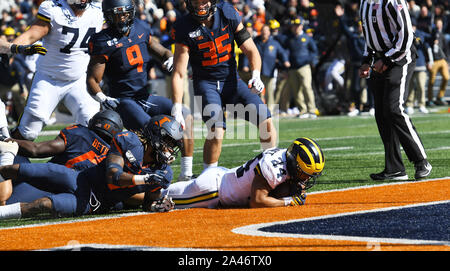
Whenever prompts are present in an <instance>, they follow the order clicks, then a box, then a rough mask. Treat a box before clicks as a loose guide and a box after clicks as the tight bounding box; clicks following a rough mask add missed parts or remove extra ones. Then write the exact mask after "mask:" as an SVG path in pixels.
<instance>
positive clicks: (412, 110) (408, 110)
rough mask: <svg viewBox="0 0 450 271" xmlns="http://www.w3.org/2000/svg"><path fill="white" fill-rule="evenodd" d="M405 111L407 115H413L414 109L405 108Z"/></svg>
mask: <svg viewBox="0 0 450 271" xmlns="http://www.w3.org/2000/svg"><path fill="white" fill-rule="evenodd" d="M405 111H406V114H408V115H412V114H414V108H412V107H411V106H408V107H406V109H405Z"/></svg>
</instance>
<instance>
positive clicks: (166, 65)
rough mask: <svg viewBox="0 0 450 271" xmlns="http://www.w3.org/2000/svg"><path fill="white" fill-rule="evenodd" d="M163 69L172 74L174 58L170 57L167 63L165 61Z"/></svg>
mask: <svg viewBox="0 0 450 271" xmlns="http://www.w3.org/2000/svg"><path fill="white" fill-rule="evenodd" d="M162 67H163V69H164V70H166V71H168V72H172V70H173V56H171V57H169V58H168V59H166V61H164V63H163V65H162Z"/></svg>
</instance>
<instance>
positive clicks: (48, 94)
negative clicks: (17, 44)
mask: <svg viewBox="0 0 450 271" xmlns="http://www.w3.org/2000/svg"><path fill="white" fill-rule="evenodd" d="M64 91H65V89H64V87H62V86H61V84H60V82H57V81H54V80H52V79H51V78H50V77H48V76H46V75H43V74H41V73H39V72H38V73H36V75H35V77H34V79H33V84H32V87H31V90H30V93H29V96H28V99H27V104H26V106H25V109H24V112H23V113H22V116H21V117H20V120H19V124H18V126H17V128H16V129H15V130H14V131H13V133H12V134H11V136H12V137H13V138H17V139H26V140H31V141H33V140H35V139H36V138H37V137H38V135H39V132H40V131H41V130H42V127H43V126H44V123H45V122H46V121H48V119H49V118H50V116H51V114H52V113H53V110H54V109H55V108H56V106H57V105H58V103H59V101H60V97H62V95H63V93H64Z"/></svg>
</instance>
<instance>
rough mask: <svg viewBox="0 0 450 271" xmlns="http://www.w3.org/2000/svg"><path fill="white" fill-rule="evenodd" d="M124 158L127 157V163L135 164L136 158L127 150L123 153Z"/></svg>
mask: <svg viewBox="0 0 450 271" xmlns="http://www.w3.org/2000/svg"><path fill="white" fill-rule="evenodd" d="M125 156H126V157H127V159H128V161H130V163H135V162H136V157H134V155H133V153H132V152H131V151H130V150H128V151H127V152H126V153H125Z"/></svg>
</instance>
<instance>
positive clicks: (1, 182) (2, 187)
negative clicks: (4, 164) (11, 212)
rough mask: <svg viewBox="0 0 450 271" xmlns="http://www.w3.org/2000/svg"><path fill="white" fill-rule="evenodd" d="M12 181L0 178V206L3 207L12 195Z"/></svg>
mask: <svg viewBox="0 0 450 271" xmlns="http://www.w3.org/2000/svg"><path fill="white" fill-rule="evenodd" d="M12 191H13V188H12V181H11V179H8V180H5V179H3V177H2V176H0V206H2V205H5V204H6V201H7V200H8V199H9V198H10V197H11V195H12Z"/></svg>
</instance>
